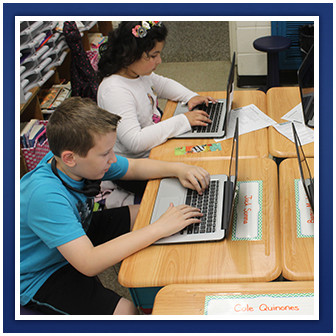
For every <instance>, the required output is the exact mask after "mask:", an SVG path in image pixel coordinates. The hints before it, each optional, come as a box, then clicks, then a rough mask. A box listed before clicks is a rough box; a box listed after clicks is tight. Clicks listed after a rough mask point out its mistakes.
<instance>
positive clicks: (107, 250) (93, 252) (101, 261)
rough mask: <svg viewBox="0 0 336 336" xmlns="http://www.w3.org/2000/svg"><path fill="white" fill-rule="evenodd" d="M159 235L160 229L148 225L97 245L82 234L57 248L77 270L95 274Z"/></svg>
mask: <svg viewBox="0 0 336 336" xmlns="http://www.w3.org/2000/svg"><path fill="white" fill-rule="evenodd" d="M161 237H162V233H161V232H160V230H159V229H158V228H157V227H156V226H155V225H153V226H152V225H149V226H146V227H144V228H142V229H139V230H136V231H133V232H129V233H126V234H124V235H122V236H119V237H117V238H115V239H113V240H110V241H108V242H106V243H104V244H101V245H98V246H93V245H92V243H91V242H90V240H89V239H88V237H87V236H82V237H80V238H78V239H76V240H74V241H71V242H69V243H66V244H64V245H62V246H59V247H58V249H59V251H60V253H61V254H62V255H63V256H64V257H65V258H66V259H67V260H68V261H69V263H70V264H71V265H72V266H73V267H75V268H76V269H77V270H78V271H79V272H81V273H83V274H85V275H87V276H95V275H97V274H99V273H101V272H103V271H104V270H106V269H107V268H109V267H111V266H113V265H115V264H117V263H118V262H120V261H122V260H123V259H125V258H127V257H128V256H130V255H132V254H133V253H135V252H137V251H139V250H141V249H143V248H145V247H147V246H149V245H151V244H152V243H153V242H155V241H156V240H158V239H160V238H161ZM78 251H80V253H78Z"/></svg>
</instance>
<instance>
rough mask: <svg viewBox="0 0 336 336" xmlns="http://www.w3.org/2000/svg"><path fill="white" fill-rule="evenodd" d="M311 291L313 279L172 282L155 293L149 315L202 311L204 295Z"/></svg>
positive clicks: (183, 313) (198, 312)
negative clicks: (215, 282)
mask: <svg viewBox="0 0 336 336" xmlns="http://www.w3.org/2000/svg"><path fill="white" fill-rule="evenodd" d="M286 293H289V294H293V293H314V282H313V281H273V282H254V283H251V282H248V283H233V284H176V285H168V286H166V287H164V288H162V289H161V290H160V291H159V292H158V294H157V295H156V297H155V302H154V306H153V312H152V314H153V315H203V314H204V307H205V300H206V297H207V296H217V295H219V296H227V295H228V296H240V295H263V294H286Z"/></svg>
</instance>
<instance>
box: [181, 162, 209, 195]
mask: <svg viewBox="0 0 336 336" xmlns="http://www.w3.org/2000/svg"><path fill="white" fill-rule="evenodd" d="M177 177H178V179H179V180H180V182H181V184H182V185H183V186H184V187H185V188H189V189H192V190H196V191H197V192H198V193H199V194H200V195H202V194H203V192H204V191H205V189H207V188H208V186H209V183H210V174H209V173H208V172H207V171H206V170H205V169H203V168H201V167H196V166H190V165H187V164H184V163H182V164H181V165H180V166H179V170H178V173H177Z"/></svg>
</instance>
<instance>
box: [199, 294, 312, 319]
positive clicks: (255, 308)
mask: <svg viewBox="0 0 336 336" xmlns="http://www.w3.org/2000/svg"><path fill="white" fill-rule="evenodd" d="M204 314H205V315H236V316H240V315H313V314H314V293H289V294H260V295H228V296H224V295H223V296H207V297H206V298H205V306H204Z"/></svg>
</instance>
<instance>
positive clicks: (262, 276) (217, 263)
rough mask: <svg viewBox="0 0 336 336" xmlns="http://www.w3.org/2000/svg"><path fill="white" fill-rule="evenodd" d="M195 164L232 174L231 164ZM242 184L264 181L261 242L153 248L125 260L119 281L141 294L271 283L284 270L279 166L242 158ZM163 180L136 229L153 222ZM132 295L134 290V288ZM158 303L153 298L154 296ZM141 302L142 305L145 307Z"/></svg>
mask: <svg viewBox="0 0 336 336" xmlns="http://www.w3.org/2000/svg"><path fill="white" fill-rule="evenodd" d="M193 164H195V165H197V166H201V167H204V168H205V169H207V170H208V171H209V172H210V174H223V173H224V174H227V173H228V169H229V160H223V159H222V160H220V159H217V160H203V161H201V160H199V161H193ZM238 167H239V168H238V176H239V180H240V181H248V180H262V181H263V203H262V238H261V239H260V240H255V241H242V240H240V241H233V240H231V232H230V234H229V235H228V238H226V239H225V240H223V241H219V242H207V243H192V244H175V245H165V246H155V245H152V246H149V247H147V248H145V249H143V250H141V251H139V252H137V253H135V254H133V255H132V256H130V257H128V258H126V259H125V260H124V261H123V262H122V265H121V269H120V272H119V282H120V284H121V285H123V286H124V287H128V288H131V289H133V290H134V291H135V292H137V291H138V290H139V289H140V288H148V287H156V288H158V289H159V288H160V287H162V286H166V285H168V284H181V283H218V282H245V281H271V280H274V279H276V278H277V277H278V276H279V275H280V272H281V264H280V260H281V258H280V241H279V233H280V231H279V210H278V182H277V181H278V178H277V166H276V164H275V162H274V161H273V160H271V159H245V160H239V163H238ZM158 187H159V180H154V181H149V183H148V184H147V188H146V190H145V193H144V196H143V199H142V202H141V206H140V210H139V213H138V216H137V219H136V222H135V227H134V229H135V230H136V229H139V228H141V227H144V226H146V225H148V224H149V221H150V216H151V213H152V209H153V205H154V199H155V195H156V193H157V190H158ZM131 292H132V290H131ZM153 301H154V297H153ZM140 304H141V303H140Z"/></svg>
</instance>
